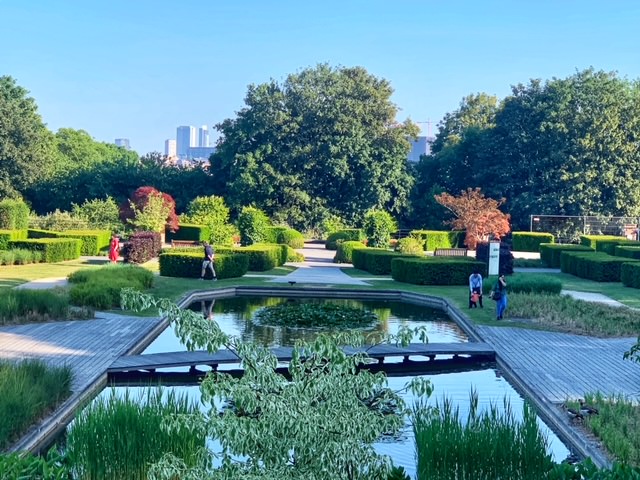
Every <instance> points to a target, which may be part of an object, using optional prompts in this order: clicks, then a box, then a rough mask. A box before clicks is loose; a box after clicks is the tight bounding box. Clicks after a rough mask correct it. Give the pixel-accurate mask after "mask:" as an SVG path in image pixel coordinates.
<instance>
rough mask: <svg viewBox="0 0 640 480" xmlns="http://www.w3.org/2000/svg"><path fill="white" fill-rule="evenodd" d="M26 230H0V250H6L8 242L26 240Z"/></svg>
mask: <svg viewBox="0 0 640 480" xmlns="http://www.w3.org/2000/svg"><path fill="white" fill-rule="evenodd" d="M27 238H28V237H27V230H26V229H24V230H0V250H8V249H9V242H11V241H15V240H26V239H27Z"/></svg>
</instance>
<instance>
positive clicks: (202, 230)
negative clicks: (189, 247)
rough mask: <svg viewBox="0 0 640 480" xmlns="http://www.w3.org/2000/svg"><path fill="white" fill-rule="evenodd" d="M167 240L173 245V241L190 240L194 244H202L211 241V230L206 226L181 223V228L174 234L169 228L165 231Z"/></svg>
mask: <svg viewBox="0 0 640 480" xmlns="http://www.w3.org/2000/svg"><path fill="white" fill-rule="evenodd" d="M165 239H166V241H167V242H169V243H171V240H190V241H192V242H202V241H203V240H204V241H207V242H208V241H210V240H211V229H210V228H209V227H207V226H206V225H196V224H195V223H181V224H180V228H179V229H178V230H176V231H175V232H172V231H171V230H169V229H168V228H166V229H165Z"/></svg>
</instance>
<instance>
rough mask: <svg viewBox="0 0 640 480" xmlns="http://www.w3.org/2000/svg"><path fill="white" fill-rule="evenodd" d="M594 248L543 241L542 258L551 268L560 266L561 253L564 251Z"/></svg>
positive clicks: (582, 250) (587, 250) (581, 250)
mask: <svg viewBox="0 0 640 480" xmlns="http://www.w3.org/2000/svg"><path fill="white" fill-rule="evenodd" d="M593 251H594V250H593V249H592V248H589V247H585V246H584V245H572V244H560V243H541V244H540V260H542V261H543V262H544V263H545V264H546V265H547V267H549V268H560V255H561V254H562V252H593Z"/></svg>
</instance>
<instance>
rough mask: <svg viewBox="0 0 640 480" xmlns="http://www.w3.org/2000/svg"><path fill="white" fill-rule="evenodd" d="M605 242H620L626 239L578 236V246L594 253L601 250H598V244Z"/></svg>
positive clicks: (608, 236) (610, 236) (607, 236)
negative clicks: (592, 250) (582, 246)
mask: <svg viewBox="0 0 640 480" xmlns="http://www.w3.org/2000/svg"><path fill="white" fill-rule="evenodd" d="M606 240H609V241H610V240H613V241H621V240H627V238H626V237H618V236H616V235H580V245H584V246H585V247H589V248H592V249H594V250H595V251H600V250H601V249H600V248H598V243H599V242H601V241H606Z"/></svg>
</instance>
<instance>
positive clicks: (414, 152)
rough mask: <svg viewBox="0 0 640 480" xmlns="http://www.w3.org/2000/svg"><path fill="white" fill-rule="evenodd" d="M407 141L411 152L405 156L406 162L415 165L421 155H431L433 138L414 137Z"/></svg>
mask: <svg viewBox="0 0 640 480" xmlns="http://www.w3.org/2000/svg"><path fill="white" fill-rule="evenodd" d="M408 140H409V142H410V143H411V151H410V152H409V154H408V155H407V161H409V162H411V163H417V162H419V161H420V157H421V156H422V155H429V154H430V153H431V144H432V143H433V141H434V140H435V139H434V138H433V137H415V138H409V139H408Z"/></svg>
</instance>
